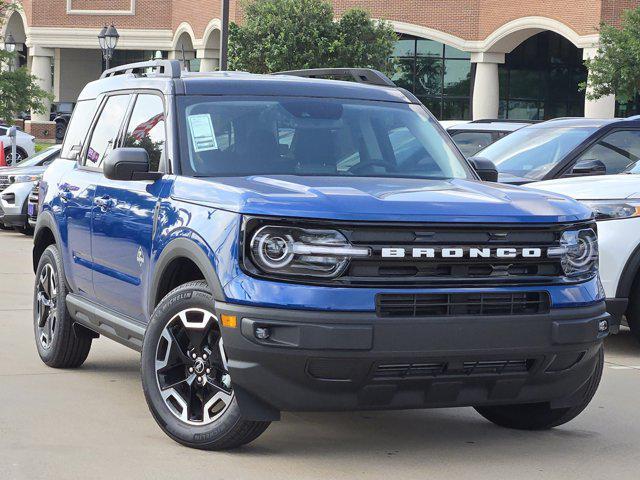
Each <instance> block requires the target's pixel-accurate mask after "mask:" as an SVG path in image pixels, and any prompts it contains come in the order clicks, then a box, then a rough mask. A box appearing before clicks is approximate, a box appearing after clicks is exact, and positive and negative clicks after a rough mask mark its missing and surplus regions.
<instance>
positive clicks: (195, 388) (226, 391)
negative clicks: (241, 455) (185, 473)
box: [141, 281, 269, 450]
mask: <svg viewBox="0 0 640 480" xmlns="http://www.w3.org/2000/svg"><path fill="white" fill-rule="evenodd" d="M213 305H214V300H213V296H212V295H211V294H210V293H209V289H208V287H207V284H206V283H205V282H203V281H196V282H190V283H187V284H185V285H182V286H181V287H178V288H176V289H175V290H173V291H172V292H170V293H169V294H168V295H167V296H166V297H165V298H164V299H163V300H162V301H161V302H160V304H159V305H158V307H157V308H156V310H155V311H154V313H153V316H152V318H151V322H150V323H149V327H148V328H147V332H146V333H145V338H144V344H143V347H142V360H141V363H142V365H141V370H142V385H143V388H144V393H145V397H146V399H147V404H148V405H149V409H150V410H151V413H152V414H153V417H154V418H155V420H156V422H157V423H158V425H159V426H160V428H162V430H164V432H165V433H166V434H167V435H169V436H170V437H171V438H173V439H174V440H176V441H177V442H179V443H182V444H183V445H186V446H189V447H192V448H199V449H204V450H224V449H232V448H236V447H239V446H241V445H244V444H246V443H249V442H251V441H252V440H254V439H255V438H257V437H258V436H259V435H260V434H261V433H262V432H264V430H266V428H267V427H268V426H269V422H255V421H249V420H245V419H244V418H243V417H242V415H241V414H240V409H239V407H238V403H237V401H236V397H235V395H234V391H233V386H232V383H231V377H230V375H229V372H228V369H227V358H226V354H225V350H224V344H223V341H222V335H221V332H220V326H219V324H218V319H217V318H216V316H215V314H214V312H213V311H212V306H213Z"/></svg>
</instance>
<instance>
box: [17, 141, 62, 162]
mask: <svg viewBox="0 0 640 480" xmlns="http://www.w3.org/2000/svg"><path fill="white" fill-rule="evenodd" d="M54 152H60V146H58V145H56V146H54V147H49V148H45V149H44V150H41V151H39V152H38V153H36V154H34V155H31V156H30V157H29V158H26V159H24V160H23V161H21V162H20V163H19V164H18V166H19V167H34V166H37V165H40V163H41V162H44V161H45V160H47V159H48V158H49V157H50V156H51V155H52V154H53V153H54ZM54 158H55V157H54ZM54 158H52V159H51V160H54Z"/></svg>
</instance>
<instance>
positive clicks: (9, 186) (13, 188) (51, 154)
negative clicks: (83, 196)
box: [0, 145, 60, 233]
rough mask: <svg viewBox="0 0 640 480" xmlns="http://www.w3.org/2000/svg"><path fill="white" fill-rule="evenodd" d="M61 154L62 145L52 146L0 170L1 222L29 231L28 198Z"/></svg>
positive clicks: (9, 226) (25, 231)
mask: <svg viewBox="0 0 640 480" xmlns="http://www.w3.org/2000/svg"><path fill="white" fill-rule="evenodd" d="M59 154H60V146H58V145H56V146H52V147H49V148H47V149H45V150H42V151H41V152H39V153H37V154H35V155H33V156H32V157H30V158H28V159H26V160H24V161H23V162H22V163H20V164H19V166H17V167H13V168H6V169H2V170H0V223H2V224H3V225H4V226H5V227H7V228H11V227H13V228H17V229H19V230H21V231H22V232H24V233H29V232H30V231H31V227H30V225H29V221H28V199H29V194H30V193H31V190H32V188H33V184H34V182H37V181H38V180H40V178H41V177H42V173H43V172H44V171H45V169H46V168H47V166H48V165H49V164H50V163H51V162H53V161H54V160H55V159H56V158H57V157H58V155H59Z"/></svg>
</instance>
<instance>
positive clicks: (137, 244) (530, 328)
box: [33, 60, 612, 449]
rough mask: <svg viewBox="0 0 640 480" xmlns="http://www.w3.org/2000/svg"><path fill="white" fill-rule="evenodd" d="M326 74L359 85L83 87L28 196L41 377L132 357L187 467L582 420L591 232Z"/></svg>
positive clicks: (428, 129)
mask: <svg viewBox="0 0 640 480" xmlns="http://www.w3.org/2000/svg"><path fill="white" fill-rule="evenodd" d="M142 69H144V71H146V72H147V73H146V75H144V76H140V75H131V74H130V73H134V74H135V73H136V72H137V71H138V70H142ZM124 73H127V74H126V75H125V74H124ZM328 74H330V75H331V76H334V77H336V76H338V75H340V74H349V75H351V76H353V77H354V78H357V79H361V82H362V83H367V84H366V85H363V84H355V83H353V82H342V81H337V80H326V79H317V78H306V77H307V76H315V75H317V71H316V70H311V71H298V72H289V73H288V74H287V75H282V74H281V75H280V76H276V75H251V74H247V73H236V72H223V73H207V74H200V73H198V74H190V73H188V72H183V71H182V68H181V66H180V63H179V62H177V61H169V60H162V61H156V62H148V63H141V64H134V65H125V66H122V67H117V68H114V69H111V70H108V71H106V72H105V73H104V74H103V76H102V78H101V79H100V80H98V81H96V82H92V83H90V84H88V85H87V86H86V87H85V88H84V90H83V91H82V93H81V95H80V98H79V100H78V103H77V105H76V108H75V111H74V114H73V117H72V120H71V123H70V125H69V129H68V130H67V134H66V136H65V140H64V145H63V148H62V153H61V159H60V160H57V161H56V162H55V163H54V164H53V167H51V168H49V169H48V170H47V171H46V173H45V175H44V176H43V178H42V181H41V183H40V195H41V197H42V205H41V208H40V211H39V212H38V220H37V224H36V231H35V238H34V250H33V260H34V270H35V273H36V284H35V291H34V332H35V340H36V346H37V350H38V353H39V355H40V357H41V359H42V360H43V361H44V362H45V363H46V364H47V365H49V366H51V367H58V368H72V367H78V366H79V365H81V364H82V363H83V362H84V361H85V359H86V358H87V355H88V354H89V350H90V348H91V343H92V341H93V339H94V338H96V337H97V336H98V335H103V336H105V337H108V338H111V339H113V340H115V341H118V342H120V343H122V344H124V345H127V346H129V347H131V348H134V349H136V350H139V351H140V350H141V352H142V359H141V378H142V385H143V389H144V393H145V397H146V400H147V403H148V405H149V408H150V410H151V412H152V414H153V417H154V419H155V420H156V421H157V423H158V425H159V427H160V428H162V429H163V430H164V431H165V432H166V433H167V434H168V435H169V436H170V437H171V438H173V439H174V440H176V441H178V442H180V443H183V444H185V445H188V446H190V447H194V448H200V449H225V448H233V447H238V446H240V445H242V444H245V443H249V442H251V441H253V440H254V439H256V438H257V437H258V436H259V435H260V434H261V433H262V432H263V431H264V430H265V429H266V428H267V426H268V425H269V423H270V422H271V421H273V420H277V419H279V418H280V412H281V411H301V410H302V411H313V410H357V409H400V408H426V407H446V406H463V405H467V406H473V407H475V408H476V409H477V411H478V412H479V413H480V414H481V415H483V416H484V417H485V418H487V419H488V420H490V421H492V422H494V423H496V424H498V425H501V426H504V427H511V428H518V429H525V430H531V429H547V428H552V427H554V426H557V425H561V424H563V423H566V422H568V421H570V420H571V419H573V418H574V417H576V416H577V415H578V414H579V413H580V412H581V411H582V410H583V409H584V408H585V407H586V406H587V404H588V403H589V402H590V401H591V398H592V397H593V395H594V393H595V391H596V388H597V386H598V383H599V381H600V377H601V374H602V368H603V364H604V356H603V348H602V341H603V339H604V338H605V337H606V336H607V334H608V332H609V329H610V328H611V327H612V326H611V325H610V323H609V318H610V317H609V315H608V314H607V313H606V311H605V303H604V296H603V294H602V291H601V288H600V283H599V280H598V276H597V261H598V257H597V248H596V242H597V236H596V229H595V222H594V221H593V220H592V214H591V211H590V210H589V209H588V208H586V207H585V206H584V205H581V204H580V203H578V202H575V201H573V200H570V199H567V198H566V197H563V196H558V195H554V194H550V193H544V194H542V193H538V192H534V191H532V190H527V189H520V188H516V187H511V186H504V185H499V184H495V183H485V182H483V181H481V180H482V179H484V180H491V181H495V180H496V178H497V172H496V171H495V169H494V168H493V167H492V165H490V164H489V163H488V162H482V161H475V162H474V163H473V164H472V163H469V162H468V161H467V160H466V159H465V158H464V157H463V156H462V155H461V154H460V152H459V151H458V149H457V148H455V146H454V144H453V142H452V141H451V138H450V137H449V136H448V135H447V134H446V133H445V132H444V130H443V129H442V128H441V127H440V125H438V123H437V120H436V119H435V118H434V117H433V116H432V115H431V114H430V113H429V111H428V110H427V109H426V108H424V106H423V105H422V104H421V103H420V102H419V100H418V99H417V98H416V97H414V96H413V95H412V94H410V93H408V92H406V91H405V90H402V89H398V88H396V87H395V85H394V84H393V83H392V82H391V81H390V80H389V79H388V78H387V77H385V76H384V75H382V74H380V73H379V72H375V71H372V70H365V69H347V70H341V69H336V70H329V73H328ZM168 112H170V114H167V113H168ZM398 132H402V135H399V134H398ZM408 137H409V138H408ZM407 145H412V146H411V149H409V148H407ZM416 145H417V146H418V147H419V148H415V146H416ZM408 150H411V153H410V154H409V155H406V152H407V151H408ZM398 151H400V152H403V154H402V155H401V156H400V158H399V157H398V156H397V155H396V152H398ZM354 158H355V160H354ZM472 165H473V166H475V169H474V168H472ZM54 167H55V168H54ZM54 319H55V320H54ZM69 413H70V414H71V413H72V412H71V411H70V412H69Z"/></svg>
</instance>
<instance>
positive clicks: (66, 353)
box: [33, 245, 92, 368]
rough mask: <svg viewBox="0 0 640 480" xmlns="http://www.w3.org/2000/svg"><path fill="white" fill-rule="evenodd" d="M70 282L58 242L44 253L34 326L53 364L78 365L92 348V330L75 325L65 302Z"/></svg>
mask: <svg viewBox="0 0 640 480" xmlns="http://www.w3.org/2000/svg"><path fill="white" fill-rule="evenodd" d="M66 296H67V286H66V281H65V276H64V270H63V266H62V258H61V257H60V253H59V252H58V249H57V248H56V246H55V245H49V246H48V247H47V249H46V250H45V251H44V253H43V254H42V257H40V261H39V262H38V268H37V270H36V282H35V287H34V294H33V327H34V334H35V340H36V347H37V349H38V354H39V355H40V358H41V359H42V361H43V362H44V363H45V364H47V365H48V366H50V367H53V368H77V367H79V366H80V365H82V364H83V363H84V361H85V360H86V359H87V356H88V355H89V350H90V349H91V341H92V336H91V333H90V332H89V331H87V330H85V329H84V328H81V327H80V328H78V327H74V325H73V323H74V322H73V319H72V318H71V316H70V315H69V312H68V310H67V305H66V302H65V299H66Z"/></svg>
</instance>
